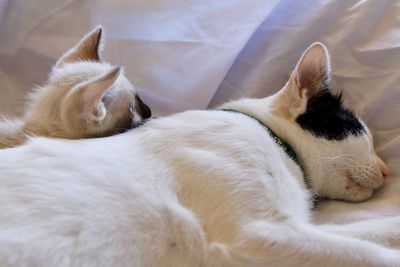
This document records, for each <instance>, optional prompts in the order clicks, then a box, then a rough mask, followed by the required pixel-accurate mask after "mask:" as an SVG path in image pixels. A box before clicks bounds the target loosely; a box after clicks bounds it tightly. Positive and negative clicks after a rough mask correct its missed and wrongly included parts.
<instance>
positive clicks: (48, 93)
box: [0, 27, 151, 148]
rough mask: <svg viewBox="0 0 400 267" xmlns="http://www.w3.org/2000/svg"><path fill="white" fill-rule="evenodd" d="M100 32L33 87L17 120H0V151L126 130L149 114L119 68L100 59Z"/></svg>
mask: <svg viewBox="0 0 400 267" xmlns="http://www.w3.org/2000/svg"><path fill="white" fill-rule="evenodd" d="M102 47H103V45H102V28H101V27H98V28H97V29H95V30H94V31H92V32H91V33H89V34H88V35H87V36H86V37H85V38H83V39H82V40H81V41H80V42H79V43H78V44H77V45H76V46H75V47H73V48H72V49H70V50H69V51H67V52H66V53H65V54H64V55H63V56H61V58H60V59H59V60H58V61H57V63H56V64H55V66H54V67H53V69H52V71H51V73H50V77H49V79H48V81H47V83H46V84H45V85H44V86H42V87H37V88H36V89H35V90H34V91H33V92H32V93H31V94H30V98H29V101H28V104H29V105H28V108H27V110H26V112H25V114H24V116H23V117H22V118H20V119H3V120H2V121H0V148H5V147H14V146H17V145H21V144H23V143H24V142H25V141H26V139H27V138H28V137H29V136H47V137H56V138H66V139H81V138H89V137H101V136H107V135H111V134H115V133H118V132H121V131H124V130H126V129H130V128H132V127H134V126H136V125H138V124H140V123H141V122H142V121H143V120H144V119H147V118H149V117H150V116H151V111H150V109H149V108H148V107H147V105H146V104H144V103H143V101H142V100H141V99H140V98H139V96H138V95H137V93H136V91H135V89H134V87H133V86H132V85H131V83H130V82H129V81H128V80H127V79H126V78H125V76H124V74H123V71H122V70H121V68H120V67H115V66H112V65H110V64H109V63H106V62H103V61H102V60H101V50H102Z"/></svg>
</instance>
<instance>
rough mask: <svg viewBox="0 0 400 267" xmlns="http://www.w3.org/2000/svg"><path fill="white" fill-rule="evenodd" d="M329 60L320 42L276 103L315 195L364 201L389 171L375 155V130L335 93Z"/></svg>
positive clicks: (315, 45)
mask: <svg viewBox="0 0 400 267" xmlns="http://www.w3.org/2000/svg"><path fill="white" fill-rule="evenodd" d="M330 76H331V73H330V60H329V54H328V52H327V49H326V47H325V46H324V45H323V44H321V43H315V44H313V45H312V46H310V47H309V48H308V49H307V50H306V51H305V52H304V54H303V55H302V57H301V58H300V60H299V62H298V64H297V66H296V68H295V70H294V71H293V72H292V74H291V77H290V79H289V81H288V82H287V84H286V85H285V86H284V88H283V89H282V90H281V91H280V92H278V94H276V95H275V96H274V97H273V98H274V100H273V101H272V102H273V103H274V104H273V105H274V106H275V108H276V112H275V114H277V115H278V116H279V117H280V119H281V120H286V121H287V125H290V126H289V127H287V129H286V131H289V132H288V134H287V137H286V138H288V139H289V140H288V141H290V143H292V144H293V146H294V147H295V149H296V151H298V154H299V156H300V157H301V162H303V165H304V167H305V171H306V176H307V179H308V182H309V183H310V185H311V186H312V188H313V190H314V191H315V192H316V193H317V194H320V195H322V196H326V197H329V198H333V199H345V200H351V201H361V200H365V199H368V198H369V197H371V196H372V194H373V191H374V190H375V189H377V188H379V187H381V186H382V185H383V182H384V180H385V176H387V174H388V168H387V166H386V165H385V163H384V162H383V161H382V160H381V159H380V158H379V157H378V156H377V154H376V153H375V150H374V145H373V139H372V135H371V132H370V130H369V129H368V127H367V126H366V124H365V123H363V122H362V121H361V119H360V118H358V117H357V116H356V115H355V114H354V113H353V112H352V111H351V110H350V109H348V108H347V107H345V106H344V104H343V102H342V95H341V94H338V93H333V92H332V91H331V84H330Z"/></svg>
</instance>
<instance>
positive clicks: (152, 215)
mask: <svg viewBox="0 0 400 267" xmlns="http://www.w3.org/2000/svg"><path fill="white" fill-rule="evenodd" d="M328 78H329V58H328V55H327V52H326V49H325V47H324V46H323V45H322V44H319V43H316V44H314V45H313V46H311V47H310V48H309V49H308V50H307V51H306V52H305V53H304V54H303V56H302V58H301V59H300V61H299V63H298V65H297V67H296V69H295V71H294V72H293V74H292V75H291V78H290V80H289V81H288V83H287V84H286V85H285V86H284V88H283V89H281V90H280V91H279V92H278V93H277V94H275V95H273V96H270V97H267V98H263V99H242V100H239V101H235V102H231V103H227V104H225V105H223V106H222V108H224V109H232V110H236V111H231V110H225V111H224V110H208V111H187V112H183V113H179V114H176V115H172V116H169V117H165V118H160V119H153V120H150V121H148V122H147V123H145V124H144V125H143V126H141V127H139V128H137V129H135V130H133V131H129V132H126V133H123V134H120V135H115V136H112V137H107V138H101V139H88V140H75V141H73V140H51V139H46V138H34V139H32V140H30V141H29V142H28V144H26V145H23V146H20V147H17V148H13V149H5V150H2V151H0V159H1V160H0V184H1V187H0V266H4V267H6V266H18V267H22V266H23V267H27V266H96V267H98V266H138V267H141V266H146V267H147V266H174V267H177V266H199V267H200V266H207V267H210V266H211V267H212V266H230V267H232V266H285V267H288V266H335V267H336V266H341V267H345V266H377V267H378V266H379V267H381V266H400V251H399V250H396V249H394V248H388V247H385V245H387V246H396V245H398V244H399V243H400V218H399V217H394V218H389V219H385V220H371V221H365V222H359V223H353V224H349V225H343V226H335V225H322V226H317V225H313V224H312V223H311V214H310V200H309V199H310V195H311V194H313V193H315V194H319V195H322V196H325V197H329V198H335V199H344V200H350V201H361V200H365V199H368V198H369V197H371V195H372V194H373V191H374V190H376V189H378V188H379V187H380V186H382V184H383V182H384V176H386V175H387V167H386V166H385V164H384V163H383V162H382V161H381V160H380V159H379V158H378V156H377V155H376V154H375V152H374V149H373V143H372V137H371V134H370V132H369V131H368V128H367V127H366V126H365V125H364V124H362V123H361V122H360V121H359V119H357V118H356V117H355V116H354V115H353V113H352V112H351V111H349V110H347V109H346V108H344V107H343V105H342V103H341V101H340V97H338V96H334V95H332V94H331V93H330V91H329V85H328ZM246 114H248V115H246ZM249 115H250V116H249ZM264 125H267V126H268V127H269V128H270V129H271V130H272V131H273V132H274V133H275V134H276V136H274V134H273V133H272V132H271V133H270V132H269V130H268V128H266V126H264ZM277 136H279V137H277ZM284 142H287V145H285V143H284ZM292 149H293V150H292ZM302 168H303V171H302ZM307 186H309V187H310V188H309V189H307V188H306V187H307Z"/></svg>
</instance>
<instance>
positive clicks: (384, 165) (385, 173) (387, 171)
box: [377, 157, 389, 180]
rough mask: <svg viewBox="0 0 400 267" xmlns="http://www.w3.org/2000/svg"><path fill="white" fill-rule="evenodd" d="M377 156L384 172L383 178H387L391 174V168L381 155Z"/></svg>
mask: <svg viewBox="0 0 400 267" xmlns="http://www.w3.org/2000/svg"><path fill="white" fill-rule="evenodd" d="M377 158H378V164H379V167H380V169H381V172H382V177H383V179H385V180H386V179H387V177H388V175H389V168H388V166H387V165H386V164H385V162H384V161H383V160H382V159H381V158H380V157H377Z"/></svg>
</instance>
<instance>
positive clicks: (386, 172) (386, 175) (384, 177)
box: [381, 169, 389, 180]
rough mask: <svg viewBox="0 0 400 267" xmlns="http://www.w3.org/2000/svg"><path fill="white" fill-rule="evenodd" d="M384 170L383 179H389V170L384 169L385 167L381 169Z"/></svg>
mask: <svg viewBox="0 0 400 267" xmlns="http://www.w3.org/2000/svg"><path fill="white" fill-rule="evenodd" d="M381 171H382V176H383V179H385V180H386V179H387V177H388V175H389V171H388V170H387V169H386V170H384V169H382V170H381Z"/></svg>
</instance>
